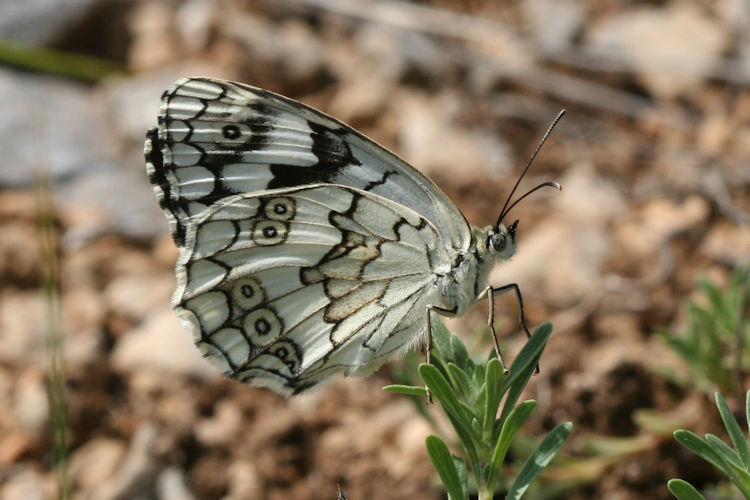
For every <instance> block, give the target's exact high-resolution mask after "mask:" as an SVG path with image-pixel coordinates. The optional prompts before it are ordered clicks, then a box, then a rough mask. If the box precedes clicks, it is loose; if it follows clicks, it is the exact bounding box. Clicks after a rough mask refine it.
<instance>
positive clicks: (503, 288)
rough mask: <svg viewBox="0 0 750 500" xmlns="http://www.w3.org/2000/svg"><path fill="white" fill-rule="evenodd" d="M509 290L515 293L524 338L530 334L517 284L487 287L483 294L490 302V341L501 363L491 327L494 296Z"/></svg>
mask: <svg viewBox="0 0 750 500" xmlns="http://www.w3.org/2000/svg"><path fill="white" fill-rule="evenodd" d="M509 290H513V291H514V292H516V298H517V299H518V322H519V323H520V324H521V327H522V328H523V331H524V332H525V333H526V338H531V332H530V331H529V327H528V326H526V316H525V315H524V313H523V297H522V296H521V289H520V288H519V287H518V284H517V283H509V284H507V285H503V286H500V287H497V288H494V287H492V286H488V287H487V289H486V290H485V292H484V293H487V295H488V297H487V298H488V300H489V302H490V307H489V310H490V314H489V318H488V319H487V321H488V323H489V325H490V331H491V332H492V340H493V341H494V342H495V350H496V351H497V354H498V357H499V358H500V361H503V358H502V357H501V356H500V347H499V344H498V341H497V335H496V334H495V327H494V325H493V323H494V322H495V296H496V295H502V294H504V293H505V292H507V291H509ZM480 297H481V295H480ZM504 365H505V363H504V362H503V366H504ZM536 373H539V365H537V367H536Z"/></svg>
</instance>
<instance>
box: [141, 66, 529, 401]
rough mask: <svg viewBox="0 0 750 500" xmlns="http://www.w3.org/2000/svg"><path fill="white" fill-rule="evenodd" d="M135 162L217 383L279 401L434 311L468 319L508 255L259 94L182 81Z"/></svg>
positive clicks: (381, 166)
mask: <svg viewBox="0 0 750 500" xmlns="http://www.w3.org/2000/svg"><path fill="white" fill-rule="evenodd" d="M145 153H146V160H147V162H146V163H147V172H148V174H149V177H150V179H151V182H152V184H153V186H154V191H155V193H156V195H157V198H158V200H159V202H160V205H161V207H162V209H163V211H164V213H165V215H166V217H167V220H168V221H169V224H170V229H171V232H172V236H173V239H174V240H175V242H176V244H177V245H178V247H179V249H180V257H179V259H178V262H177V266H176V274H177V289H176V290H175V294H174V296H173V307H174V309H175V311H176V313H177V315H178V316H179V317H180V319H181V320H182V323H183V324H184V325H185V326H186V328H187V329H189V330H190V331H191V332H192V334H193V336H194V340H195V342H196V345H197V346H198V348H199V349H200V351H201V352H202V353H203V354H204V355H205V356H206V357H208V358H209V359H210V360H211V361H212V362H213V363H214V364H216V365H217V366H219V367H220V368H221V369H222V370H223V371H224V372H225V373H227V375H229V376H230V377H232V378H236V379H238V380H241V381H244V382H248V383H250V384H252V385H258V386H265V387H269V388H271V389H273V390H274V391H276V392H279V393H282V394H291V393H299V392H302V391H304V390H306V389H307V388H309V387H311V386H313V385H315V384H317V383H318V382H320V381H321V380H323V379H325V378H327V377H328V376H330V375H332V374H335V373H338V372H343V373H345V374H355V375H365V374H368V373H371V372H372V371H374V370H375V369H377V368H378V367H379V366H380V365H381V364H382V363H383V362H384V361H385V360H386V359H387V358H388V357H389V356H390V355H391V354H393V353H394V352H396V351H399V350H403V349H406V348H409V347H411V346H413V345H414V344H415V343H416V342H420V341H424V337H425V334H426V332H427V331H428V321H430V320H429V313H428V310H429V309H433V310H435V311H438V312H440V311H442V312H444V313H446V314H450V315H461V314H463V313H464V312H466V310H467V309H468V308H469V307H471V306H472V305H473V304H475V303H476V302H477V301H478V300H480V299H481V298H483V297H485V296H487V293H488V292H487V279H488V276H489V273H490V271H491V270H492V268H493V267H494V266H495V264H496V263H497V262H498V261H502V260H506V259H508V258H510V257H511V256H512V254H513V253H514V252H515V223H514V224H512V225H511V226H509V227H507V228H506V227H505V226H503V225H502V224H500V223H499V222H498V224H497V225H496V226H488V227H485V228H476V227H472V226H469V224H468V223H467V222H466V220H465V218H464V217H463V215H462V214H461V212H460V211H459V210H458V209H457V208H456V207H455V205H454V204H453V203H452V202H451V201H450V200H449V199H448V197H447V196H446V195H445V194H444V193H443V192H442V191H441V190H440V189H439V188H438V187H437V186H436V185H435V184H433V183H432V182H431V181H430V180H429V179H427V178H426V177H424V176H423V175H422V174H421V173H419V172H418V171H417V170H415V169H414V168H412V167H410V166H409V165H408V164H406V163H405V162H403V161H402V160H401V159H399V158H398V157H396V156H395V155H393V154H392V153H390V152H389V151H387V150H385V149H384V148H382V147H381V146H379V145H377V144H376V143H374V142H372V141H371V140H369V139H367V138H366V137H364V136H362V135H361V134H359V133H358V132H356V131H354V130H353V129H351V128H349V127H347V126H346V125H343V124H342V123H340V122H338V121H336V120H335V119H333V118H331V117H328V116H327V115H324V114H322V113H320V112H318V111H315V110H313V109H312V108H309V107H307V106H305V105H303V104H301V103H298V102H296V101H292V100H290V99H287V98H284V97H282V96H278V95H276V94H273V93H270V92H268V91H264V90H261V89H257V88H255V87H250V86H247V85H242V84H238V83H233V82H226V81H222V80H214V79H208V78H186V79H181V80H178V81H177V82H175V83H174V84H173V85H172V86H171V87H170V88H169V89H168V90H167V91H166V92H165V93H164V95H163V96H162V104H161V109H160V115H159V120H158V123H157V125H156V126H155V127H154V128H152V129H151V130H150V131H149V132H148V134H147V139H146V145H145Z"/></svg>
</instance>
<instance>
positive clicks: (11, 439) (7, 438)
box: [0, 406, 34, 468]
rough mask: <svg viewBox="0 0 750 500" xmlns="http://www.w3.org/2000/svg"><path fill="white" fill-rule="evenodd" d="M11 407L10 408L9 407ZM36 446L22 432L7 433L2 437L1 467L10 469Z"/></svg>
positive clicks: (28, 436) (0, 446) (0, 445)
mask: <svg viewBox="0 0 750 500" xmlns="http://www.w3.org/2000/svg"><path fill="white" fill-rule="evenodd" d="M8 407H9V406H8ZM33 446H34V439H33V438H32V437H31V436H30V435H29V434H28V433H26V432H23V431H20V430H11V431H7V430H6V431H5V432H4V434H3V435H2V436H0V466H1V467H3V468H6V467H10V466H11V465H13V464H14V463H16V462H17V461H18V460H19V459H20V458H21V457H22V456H23V455H24V454H25V453H27V452H28V451H30V450H31V449H32V448H33Z"/></svg>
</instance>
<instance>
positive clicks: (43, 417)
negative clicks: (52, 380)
mask: <svg viewBox="0 0 750 500" xmlns="http://www.w3.org/2000/svg"><path fill="white" fill-rule="evenodd" d="M15 390H16V391H15V397H14V399H15V401H14V405H13V415H14V417H15V419H16V425H18V426H19V427H20V428H22V429H24V430H26V431H28V432H29V433H31V434H34V435H39V434H41V433H42V432H43V431H44V430H45V429H46V427H47V422H48V418H49V405H48V399H47V390H46V388H45V386H44V380H43V375H42V373H41V371H38V370H35V369H31V368H30V369H26V370H25V371H24V372H23V373H22V374H21V376H20V377H19V378H18V379H17V381H16V387H15Z"/></svg>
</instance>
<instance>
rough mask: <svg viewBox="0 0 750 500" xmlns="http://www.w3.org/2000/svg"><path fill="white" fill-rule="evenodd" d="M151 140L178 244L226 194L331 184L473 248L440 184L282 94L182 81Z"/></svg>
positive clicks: (447, 241)
mask: <svg viewBox="0 0 750 500" xmlns="http://www.w3.org/2000/svg"><path fill="white" fill-rule="evenodd" d="M148 138H149V139H148V141H147V146H146V148H147V160H148V163H149V164H150V165H149V167H148V168H149V175H150V177H151V180H152V182H153V183H154V185H155V186H156V189H157V196H159V197H160V201H161V204H162V207H163V209H164V210H165V213H166V214H167V217H168V219H170V224H171V226H172V233H173V236H174V238H175V241H176V242H177V243H178V244H182V243H183V242H184V239H185V232H186V230H187V227H188V226H189V224H190V220H191V218H193V217H197V216H200V214H201V213H202V212H203V211H205V210H206V209H207V208H208V207H210V206H211V205H212V204H213V203H215V202H217V201H218V200H220V199H223V198H225V197H227V196H231V195H235V194H241V193H254V192H259V191H264V190H268V189H283V188H291V187H297V186H302V185H310V184H318V183H330V184H338V185H344V186H349V187H354V188H357V189H361V190H364V191H368V192H371V193H375V194H378V195H380V196H383V197H385V198H388V199H390V200H393V201H396V202H398V203H400V204H401V205H404V206H406V207H408V208H411V209H412V210H414V211H416V212H418V213H420V214H421V215H422V216H423V217H425V218H426V219H427V220H428V221H430V222H431V223H432V224H433V225H434V226H436V227H437V228H439V230H440V234H441V237H442V242H443V245H445V246H446V247H447V248H451V249H455V250H461V249H466V248H467V247H468V246H469V242H470V239H471V235H470V229H469V226H468V224H467V223H466V220H465V219H464V217H463V215H462V214H461V212H460V211H459V210H458V209H457V208H456V207H455V205H453V203H452V202H451V201H450V200H449V199H448V198H447V196H446V195H445V194H444V193H443V192H442V191H441V190H440V189H439V188H438V187H437V186H436V185H435V184H434V183H432V182H431V181H430V180H429V179H427V178H426V177H424V176H423V175H422V174H420V173H419V172H418V171H417V170H415V169H413V168H412V167H410V166H409V165H408V164H406V163H405V162H403V161H402V160H401V159H399V158H398V157H397V156H395V155H394V154H392V153H390V152H389V151H387V150H386V149H384V148H383V147H381V146H379V145H377V144H376V143H374V142H372V141H371V140H369V139H367V138H366V137H364V136H363V135H361V134H359V133H358V132H356V131H355V130H353V129H351V128H350V127H348V126H346V125H344V124H342V123H341V122H339V121H337V120H335V119H333V118H331V117H329V116H327V115H325V114H323V113H321V112H319V111H316V110H314V109H312V108H310V107H308V106H305V105H303V104H301V103H299V102H296V101H293V100H291V99H287V98H285V97H283V96H279V95H277V94H273V93H271V92H268V91H265V90H262V89H258V88H255V87H251V86H248V85H243V84H238V83H233V82H226V81H221V80H214V79H209V78H186V79H181V80H178V81H177V82H175V83H174V84H173V85H172V86H171V87H170V88H169V89H168V90H167V91H166V92H165V93H164V95H163V96H162V103H161V109H160V116H159V123H158V126H157V127H156V128H154V129H152V131H150V132H149V135H148ZM159 191H160V192H159Z"/></svg>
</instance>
